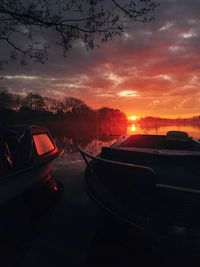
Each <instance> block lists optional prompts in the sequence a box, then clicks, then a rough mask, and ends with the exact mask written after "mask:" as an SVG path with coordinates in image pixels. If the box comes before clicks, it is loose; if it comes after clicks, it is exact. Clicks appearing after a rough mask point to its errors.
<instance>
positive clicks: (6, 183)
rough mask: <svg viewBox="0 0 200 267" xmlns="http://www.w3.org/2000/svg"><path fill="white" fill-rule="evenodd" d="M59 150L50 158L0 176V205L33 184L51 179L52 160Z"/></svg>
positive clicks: (11, 199) (17, 195)
mask: <svg viewBox="0 0 200 267" xmlns="http://www.w3.org/2000/svg"><path fill="white" fill-rule="evenodd" d="M59 153H60V151H58V152H57V153H56V154H54V155H52V156H51V157H50V158H48V159H45V160H42V161H41V162H38V163H35V164H34V165H32V166H31V167H27V168H24V169H22V170H20V171H16V172H13V173H10V174H9V175H6V176H4V177H1V179H0V205H4V204H6V203H8V202H10V201H13V199H15V198H17V197H19V196H20V195H22V194H23V193H25V192H26V191H28V190H29V189H31V188H32V187H33V186H34V185H36V184H40V183H45V182H47V181H48V180H49V179H51V170H52V161H53V160H54V159H55V158H56V157H57V156H58V155H59Z"/></svg>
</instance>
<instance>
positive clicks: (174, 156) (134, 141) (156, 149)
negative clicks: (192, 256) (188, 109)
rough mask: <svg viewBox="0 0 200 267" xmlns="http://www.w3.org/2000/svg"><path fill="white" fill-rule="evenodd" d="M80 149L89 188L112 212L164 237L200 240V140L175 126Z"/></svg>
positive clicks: (142, 230) (108, 210)
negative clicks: (164, 131)
mask: <svg viewBox="0 0 200 267" xmlns="http://www.w3.org/2000/svg"><path fill="white" fill-rule="evenodd" d="M79 150H80V153H81V155H82V156H83V159H84V160H85V162H86V164H87V167H86V170H85V188H86V191H87V193H88V194H89V196H90V197H91V198H92V200H94V201H95V202H96V203H97V204H98V205H99V206H100V207H102V208H103V209H104V210H106V211H107V212H108V213H109V214H111V215H112V216H114V217H116V218H118V219H120V220H121V221H123V222H124V223H126V224H128V225H129V226H131V227H134V228H135V229H138V230H140V231H141V232H143V233H146V234H148V235H149V236H152V237H156V239H159V240H165V241H166V240H170V241H171V240H179V241H180V240H181V242H182V241H183V240H186V241H187V242H194V241H195V242H200V213H199V210H200V168H199V162H200V142H199V140H197V139H195V138H192V137H189V136H188V134H187V133H185V132H179V131H170V132H168V133H167V134H166V135H148V134H136V135H131V136H123V137H121V138H120V139H119V140H118V141H116V142H115V143H114V144H113V145H111V146H110V147H102V149H101V153H100V154H99V155H97V156H92V155H90V154H89V153H87V152H86V151H84V150H83V149H82V148H79Z"/></svg>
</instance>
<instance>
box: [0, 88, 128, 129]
mask: <svg viewBox="0 0 200 267" xmlns="http://www.w3.org/2000/svg"><path fill="white" fill-rule="evenodd" d="M0 123H2V124H5V123H6V124H24V123H25V124H40V125H44V126H47V127H49V128H52V127H53V128H57V130H59V131H62V130H63V131H64V130H66V129H68V131H69V130H71V131H74V130H75V129H77V130H80V128H81V130H83V129H84V128H85V129H86V130H89V129H90V130H93V131H94V130H95V129H97V128H98V131H100V132H101V131H106V132H111V131H112V132H114V133H116V132H118V130H119V129H121V128H123V129H125V128H126V126H127V118H126V115H125V114H124V113H123V112H122V111H120V110H118V109H113V108H109V107H102V108H99V109H97V110H94V109H92V108H91V107H89V106H88V105H87V104H86V103H85V102H84V101H82V100H80V99H78V98H74V97H64V99H63V100H62V101H59V100H56V99H54V98H50V97H43V96H41V95H40V94H37V93H28V94H27V95H24V96H22V95H19V94H13V93H10V92H8V91H7V90H2V91H1V92H0ZM77 123H78V124H77ZM77 125H78V127H79V128H77Z"/></svg>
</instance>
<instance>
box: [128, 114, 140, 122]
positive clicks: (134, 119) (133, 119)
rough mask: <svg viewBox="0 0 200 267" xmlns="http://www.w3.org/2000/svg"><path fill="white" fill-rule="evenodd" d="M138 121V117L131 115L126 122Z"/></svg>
mask: <svg viewBox="0 0 200 267" xmlns="http://www.w3.org/2000/svg"><path fill="white" fill-rule="evenodd" d="M138 119H139V117H138V116H136V115H131V116H129V117H128V120H129V121H136V120H138Z"/></svg>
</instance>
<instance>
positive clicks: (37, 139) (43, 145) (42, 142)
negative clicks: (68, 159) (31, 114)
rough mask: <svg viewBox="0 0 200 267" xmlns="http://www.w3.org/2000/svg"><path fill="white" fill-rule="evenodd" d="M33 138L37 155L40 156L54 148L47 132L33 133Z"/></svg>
mask: <svg viewBox="0 0 200 267" xmlns="http://www.w3.org/2000/svg"><path fill="white" fill-rule="evenodd" d="M33 140H34V143H35V147H36V150H37V153H38V155H39V156H42V155H44V154H46V153H48V152H50V151H52V150H53V149H54V148H55V146H54V144H53V143H52V141H51V139H50V138H49V136H48V134H37V135H33Z"/></svg>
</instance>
